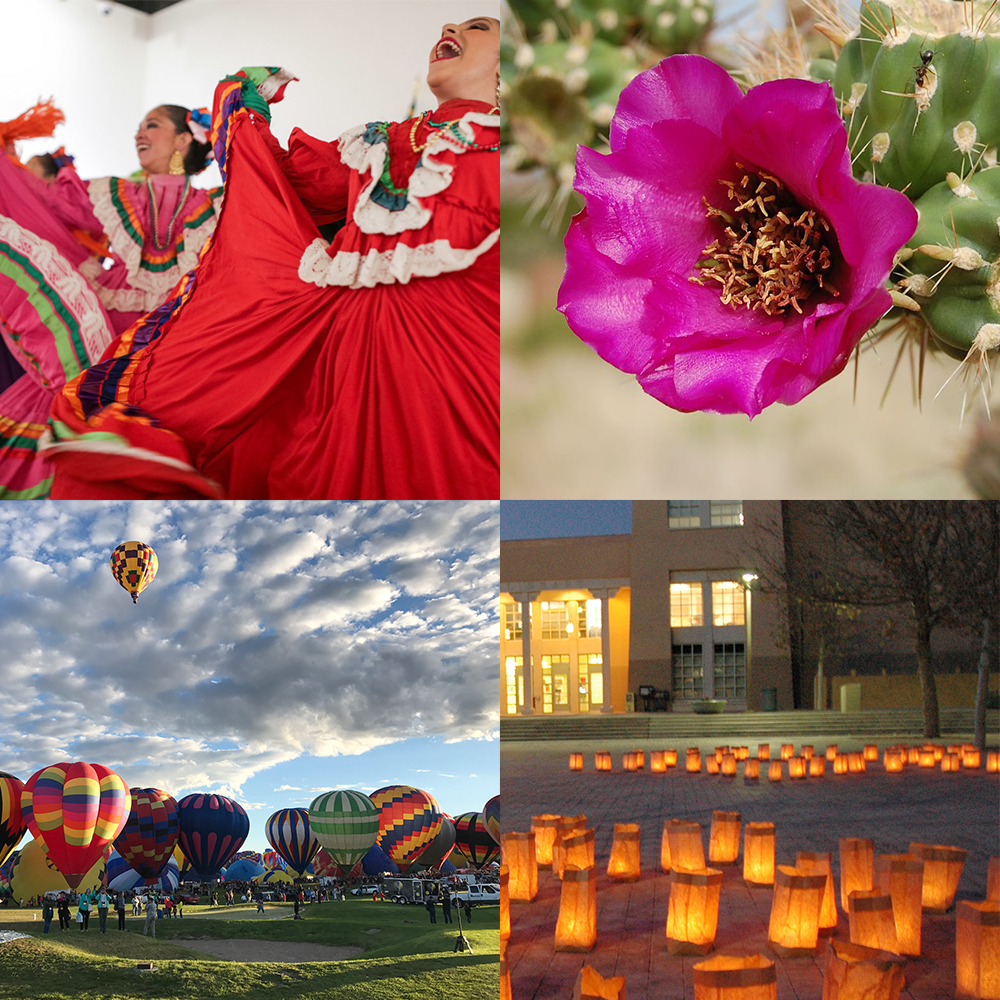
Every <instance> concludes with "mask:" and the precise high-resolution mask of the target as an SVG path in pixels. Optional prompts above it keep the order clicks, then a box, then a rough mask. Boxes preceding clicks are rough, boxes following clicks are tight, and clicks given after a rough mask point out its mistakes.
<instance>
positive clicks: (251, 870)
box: [226, 858, 264, 882]
mask: <svg viewBox="0 0 1000 1000" xmlns="http://www.w3.org/2000/svg"><path fill="white" fill-rule="evenodd" d="M263 874H264V866H263V865H262V864H259V863H258V862H256V861H251V860H250V858H239V859H238V860H236V861H232V862H231V863H230V865H229V867H228V868H227V869H226V879H227V881H229V882H250V881H252V880H253V879H255V878H256V877H257V876H258V875H263Z"/></svg>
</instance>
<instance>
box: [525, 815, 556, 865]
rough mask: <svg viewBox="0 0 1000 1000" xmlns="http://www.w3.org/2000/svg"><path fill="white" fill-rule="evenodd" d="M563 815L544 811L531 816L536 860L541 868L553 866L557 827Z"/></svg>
mask: <svg viewBox="0 0 1000 1000" xmlns="http://www.w3.org/2000/svg"><path fill="white" fill-rule="evenodd" d="M560 819H562V817H561V816H556V815H554V814H552V813H543V814H542V815H540V816H532V817H531V829H532V830H533V831H534V834H535V860H536V861H537V862H538V867H539V868H551V867H552V845H553V844H554V843H555V839H556V827H557V826H558V825H559V820H560Z"/></svg>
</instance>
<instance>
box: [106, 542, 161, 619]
mask: <svg viewBox="0 0 1000 1000" xmlns="http://www.w3.org/2000/svg"><path fill="white" fill-rule="evenodd" d="M158 567H159V563H158V562H157V559H156V553H155V552H154V551H153V550H152V548H150V546H148V545H147V544H146V543H145V542H122V543H121V545H119V546H118V548H117V549H115V551H114V552H112V553H111V572H112V573H113V574H114V578H115V579H116V580H117V581H118V582H119V583H120V584H121V585H122V586H123V587H124V588H125V589H126V590H127V591H128V592H129V593H130V594H131V595H132V603H133V604H135V603H136V601H137V599H138V597H139V595H140V594H141V593H142V592H143V591H144V590H145V589H146V588H147V587H148V586H149V585H150V584H151V583H152V582H153V577H155V576H156V570H157V569H158Z"/></svg>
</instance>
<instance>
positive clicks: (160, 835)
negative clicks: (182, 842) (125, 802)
mask: <svg viewBox="0 0 1000 1000" xmlns="http://www.w3.org/2000/svg"><path fill="white" fill-rule="evenodd" d="M129 792H130V793H131V795H132V809H131V811H130V812H129V814H128V820H127V821H126V823H125V826H124V828H123V829H122V832H121V833H120V834H118V836H117V837H116V838H115V850H116V851H117V852H118V853H119V854H120V855H121V856H122V858H124V860H125V863H126V864H127V865H128V866H129V867H130V868H132V869H133V870H134V871H136V872H137V873H138V874H139V875H141V876H142V877H143V878H144V879H145V880H146V884H147V885H156V883H157V881H158V880H159V878H160V876H161V875H162V874H163V873H164V872H165V871H166V868H167V864H168V862H169V861H170V859H171V856H172V855H173V853H174V849H175V848H176V847H177V834H178V832H179V830H180V819H179V815H178V812H177V802H176V800H175V799H174V797H173V796H172V795H168V794H167V793H166V792H163V791H161V790H160V789H159V788H130V789H129Z"/></svg>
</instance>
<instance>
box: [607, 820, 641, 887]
mask: <svg viewBox="0 0 1000 1000" xmlns="http://www.w3.org/2000/svg"><path fill="white" fill-rule="evenodd" d="M638 877H639V825H638V823H615V839H614V841H613V842H612V844H611V857H610V858H609V859H608V878H613V879H614V880H615V881H616V882H634V881H635V880H636V879H637V878H638Z"/></svg>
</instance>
